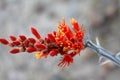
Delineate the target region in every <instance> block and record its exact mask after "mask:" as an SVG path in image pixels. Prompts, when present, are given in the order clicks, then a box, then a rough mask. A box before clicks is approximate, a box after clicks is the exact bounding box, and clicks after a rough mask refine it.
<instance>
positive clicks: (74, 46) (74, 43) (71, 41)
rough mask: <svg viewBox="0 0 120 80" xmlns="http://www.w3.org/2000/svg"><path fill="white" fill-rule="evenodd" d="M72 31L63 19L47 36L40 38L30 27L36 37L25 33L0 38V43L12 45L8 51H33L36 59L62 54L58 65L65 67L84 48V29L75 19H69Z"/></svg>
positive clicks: (14, 52) (13, 52)
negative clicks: (8, 38) (7, 38)
mask: <svg viewBox="0 0 120 80" xmlns="http://www.w3.org/2000/svg"><path fill="white" fill-rule="evenodd" d="M70 22H71V24H72V29H73V31H71V30H70V28H69V27H68V25H66V23H65V20H64V19H63V21H62V23H61V22H59V23H58V32H56V31H53V32H52V33H49V34H47V37H45V38H41V36H40V34H39V33H38V31H37V30H36V29H35V28H33V27H31V32H32V34H33V35H34V36H35V37H36V39H35V38H29V37H26V36H25V35H19V37H18V38H16V37H15V36H10V39H11V41H7V40H6V39H3V38H0V43H2V44H4V45H8V46H10V47H12V49H11V50H10V53H12V54H16V53H20V52H28V53H33V52H34V53H35V56H36V59H40V58H41V57H47V56H48V55H50V56H52V57H53V56H57V55H58V54H60V55H61V56H62V59H61V62H60V63H59V64H58V66H59V67H63V68H64V67H66V66H68V65H69V64H70V63H72V62H73V57H74V56H75V55H76V54H79V53H80V51H81V50H82V49H84V43H83V37H84V31H83V30H82V29H81V27H80V26H79V24H78V22H77V21H76V20H75V19H71V20H70Z"/></svg>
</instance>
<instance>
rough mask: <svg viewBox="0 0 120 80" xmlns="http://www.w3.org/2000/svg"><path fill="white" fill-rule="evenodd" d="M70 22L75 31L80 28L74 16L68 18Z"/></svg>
mask: <svg viewBox="0 0 120 80" xmlns="http://www.w3.org/2000/svg"><path fill="white" fill-rule="evenodd" d="M70 23H71V24H72V27H73V29H74V31H75V32H76V31H79V30H80V27H79V24H78V22H77V21H76V20H75V19H74V18H73V19H71V20H70Z"/></svg>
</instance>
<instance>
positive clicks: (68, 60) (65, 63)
mask: <svg viewBox="0 0 120 80" xmlns="http://www.w3.org/2000/svg"><path fill="white" fill-rule="evenodd" d="M70 63H73V57H72V56H71V55H70V54H64V56H63V59H62V60H61V62H60V63H59V64H58V66H59V67H62V68H64V67H66V66H69V65H70Z"/></svg>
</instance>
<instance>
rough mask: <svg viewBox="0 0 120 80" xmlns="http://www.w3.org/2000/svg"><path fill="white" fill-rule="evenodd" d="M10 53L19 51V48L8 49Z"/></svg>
mask: <svg viewBox="0 0 120 80" xmlns="http://www.w3.org/2000/svg"><path fill="white" fill-rule="evenodd" d="M9 52H10V53H11V54H16V53H19V52H20V49H18V48H13V49H12V50H10V51H9Z"/></svg>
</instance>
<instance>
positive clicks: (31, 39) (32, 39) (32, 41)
mask: <svg viewBox="0 0 120 80" xmlns="http://www.w3.org/2000/svg"><path fill="white" fill-rule="evenodd" d="M28 41H29V42H31V43H33V44H34V43H35V42H36V40H35V39H34V38H28Z"/></svg>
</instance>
